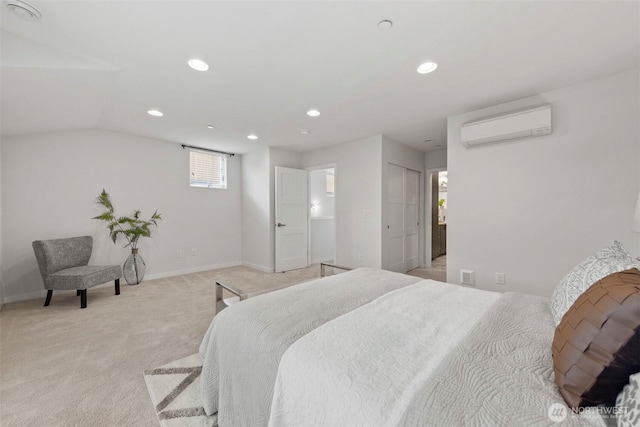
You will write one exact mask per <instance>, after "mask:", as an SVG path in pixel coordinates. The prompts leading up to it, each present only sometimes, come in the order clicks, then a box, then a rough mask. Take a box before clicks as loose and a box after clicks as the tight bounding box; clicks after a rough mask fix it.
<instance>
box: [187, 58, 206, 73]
mask: <svg viewBox="0 0 640 427" xmlns="http://www.w3.org/2000/svg"><path fill="white" fill-rule="evenodd" d="M187 64H189V67H191V68H193V69H194V70H196V71H207V70H208V69H209V64H207V63H206V62H204V61H203V60H202V59H196V58H194V59H190V60H189V62H187Z"/></svg>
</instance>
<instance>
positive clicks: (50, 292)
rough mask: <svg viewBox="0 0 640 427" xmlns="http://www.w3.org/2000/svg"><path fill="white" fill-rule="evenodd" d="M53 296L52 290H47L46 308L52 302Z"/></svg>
mask: <svg viewBox="0 0 640 427" xmlns="http://www.w3.org/2000/svg"><path fill="white" fill-rule="evenodd" d="M51 295H53V291H52V290H51V289H49V290H47V299H46V300H45V301H44V306H45V307H46V306H48V305H49V303H50V302H51Z"/></svg>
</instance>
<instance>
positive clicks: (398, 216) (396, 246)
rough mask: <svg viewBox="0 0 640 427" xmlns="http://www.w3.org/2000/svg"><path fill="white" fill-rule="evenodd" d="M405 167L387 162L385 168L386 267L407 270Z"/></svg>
mask: <svg viewBox="0 0 640 427" xmlns="http://www.w3.org/2000/svg"><path fill="white" fill-rule="evenodd" d="M404 175H405V168H403V167H400V166H396V165H393V164H391V163H389V166H388V168H387V230H386V234H387V235H386V242H385V245H386V254H387V262H386V269H387V270H391V271H397V272H400V273H405V272H406V271H407V268H406V264H405V259H404V251H405V242H404V221H405V213H404V186H405V177H404Z"/></svg>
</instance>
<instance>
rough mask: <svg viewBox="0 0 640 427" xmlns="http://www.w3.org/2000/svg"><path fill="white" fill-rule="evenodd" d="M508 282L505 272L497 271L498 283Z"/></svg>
mask: <svg viewBox="0 0 640 427" xmlns="http://www.w3.org/2000/svg"><path fill="white" fill-rule="evenodd" d="M506 283H507V281H506V279H505V277H504V273H496V285H506Z"/></svg>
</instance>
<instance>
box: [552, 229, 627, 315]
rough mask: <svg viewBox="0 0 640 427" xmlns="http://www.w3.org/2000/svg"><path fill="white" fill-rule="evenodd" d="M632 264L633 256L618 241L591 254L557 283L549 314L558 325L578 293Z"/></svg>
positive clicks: (580, 293)
mask: <svg viewBox="0 0 640 427" xmlns="http://www.w3.org/2000/svg"><path fill="white" fill-rule="evenodd" d="M633 266H634V262H633V258H631V256H630V255H629V252H627V250H626V249H625V248H624V247H623V246H622V244H621V243H620V242H618V241H617V240H615V241H614V242H613V243H612V244H611V246H609V247H608V248H605V249H602V250H601V251H598V252H596V253H595V254H593V255H591V256H590V257H589V258H587V259H585V260H584V261H582V262H581V263H580V264H578V265H577V266H576V267H575V268H574V269H573V270H571V272H570V273H569V274H567V275H566V276H564V278H563V279H562V280H561V281H560V283H558V286H556V288H555V289H554V290H553V294H552V295H551V304H550V305H551V314H552V315H553V320H554V322H555V324H556V326H558V324H559V323H560V320H562V316H564V314H565V313H566V312H567V310H569V308H570V307H571V306H572V305H573V303H574V302H575V301H576V300H577V299H578V297H579V296H580V295H582V293H583V292H584V291H586V290H587V289H589V287H590V286H591V285H593V284H594V283H595V282H597V281H598V280H600V279H602V278H604V277H606V276H608V275H610V274H612V273H617V272H619V271H624V270H628V269H629V268H632V267H633Z"/></svg>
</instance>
